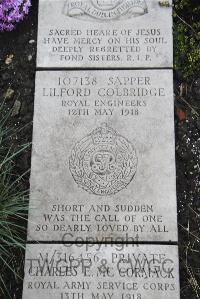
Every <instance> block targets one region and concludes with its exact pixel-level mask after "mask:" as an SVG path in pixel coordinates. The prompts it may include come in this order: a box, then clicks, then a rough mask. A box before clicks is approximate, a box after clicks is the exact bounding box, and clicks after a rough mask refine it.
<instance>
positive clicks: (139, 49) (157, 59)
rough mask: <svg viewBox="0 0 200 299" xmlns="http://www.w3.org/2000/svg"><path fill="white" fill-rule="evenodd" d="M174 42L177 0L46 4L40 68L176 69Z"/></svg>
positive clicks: (57, 0)
mask: <svg viewBox="0 0 200 299" xmlns="http://www.w3.org/2000/svg"><path fill="white" fill-rule="evenodd" d="M172 44H173V42H172V9H171V0H170V1H169V7H166V6H160V4H159V1H158V0H114V1H112V0H110V1H102V0H100V1H97V0H84V1H78V0H40V4H39V26H38V55H37V66H38V67H49V68H52V67H67V68H73V67H80V68H92V67H98V68H107V67H113V68H135V67H146V68H148V67H172V65H173V47H172Z"/></svg>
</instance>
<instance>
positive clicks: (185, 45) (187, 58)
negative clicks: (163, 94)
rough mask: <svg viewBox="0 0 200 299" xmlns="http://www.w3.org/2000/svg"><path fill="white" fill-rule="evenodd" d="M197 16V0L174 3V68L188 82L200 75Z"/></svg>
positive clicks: (199, 38) (198, 10)
mask: <svg viewBox="0 0 200 299" xmlns="http://www.w3.org/2000/svg"><path fill="white" fill-rule="evenodd" d="M199 15H200V2H199V0H175V1H174V67H175V70H177V71H179V72H181V76H182V77H183V78H185V79H188V80H195V79H196V78H198V76H199V73H200V22H199Z"/></svg>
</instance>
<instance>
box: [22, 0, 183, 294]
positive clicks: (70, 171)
mask: <svg viewBox="0 0 200 299" xmlns="http://www.w3.org/2000/svg"><path fill="white" fill-rule="evenodd" d="M171 4H172V3H171V0H170V1H166V2H165V5H161V4H160V1H158V0H84V1H83V0H40V1H39V28H38V51H37V67H38V68H39V69H40V71H38V72H37V73H36V90H35V112H34V130H33V152H32V167H31V190H30V191H31V192H30V209H29V225H28V241H29V243H30V244H28V245H27V251H26V262H25V279H24V290H23V299H35V298H37V299H41V298H42V299H171V298H173V299H179V298H180V291H179V273H178V248H177V246H176V245H174V244H175V243H177V209H176V175H175V153H174V152H175V148H174V108H173V107H174V104H173V73H172V70H170V69H169V68H172V64H173V42H172V8H171V6H172V5H171ZM42 68H46V69H51V70H49V71H47V70H46V71H44V70H42ZM66 68H68V71H67V70H66ZM70 68H72V69H74V70H71V71H70V70H69V69H70ZM77 68H78V69H81V70H76V71H75V69H77ZM100 68H104V69H106V70H104V71H103V70H97V69H100ZM134 68H135V69H134ZM136 68H137V69H138V70H136ZM139 68H140V70H139ZM162 68H165V69H162ZM167 68H168V69H167ZM53 69H54V70H53ZM56 69H57V70H56ZM58 69H63V70H58ZM84 69H85V70H84ZM89 69H93V70H89ZM95 69H96V70H95ZM122 69H123V70H122ZM128 69H132V70H128ZM133 69H134V70H133ZM153 69H154V70H153ZM40 242H41V243H42V244H40ZM163 242H165V243H168V245H163ZM33 243H34V244H33ZM38 243H39V244H38ZM145 243H146V244H145ZM150 243H155V244H154V245H152V244H150Z"/></svg>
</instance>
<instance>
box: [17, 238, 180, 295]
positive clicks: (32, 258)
mask: <svg viewBox="0 0 200 299" xmlns="http://www.w3.org/2000/svg"><path fill="white" fill-rule="evenodd" d="M66 246H68V247H66ZM35 298H37V299H129V298H131V299H133V298H134V299H136V298H137V299H171V298H173V299H179V298H180V295H179V274H178V249H177V246H166V245H139V246H136V245H127V244H124V245H103V244H96V245H94V244H93V245H92V244H87V245H83V244H82V245H81V244H79V245H75V244H73V245H49V244H48V245H47V244H46V245H44V244H43V245H41V244H35V245H28V246H27V251H26V264H25V280H24V293H23V299H35Z"/></svg>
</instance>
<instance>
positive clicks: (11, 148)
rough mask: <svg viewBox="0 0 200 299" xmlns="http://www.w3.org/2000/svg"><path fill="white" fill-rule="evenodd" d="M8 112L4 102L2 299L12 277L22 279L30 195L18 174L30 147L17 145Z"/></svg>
mask: <svg viewBox="0 0 200 299" xmlns="http://www.w3.org/2000/svg"><path fill="white" fill-rule="evenodd" d="M4 111H5V106H4V103H3V104H1V105H0V268H1V272H0V297H1V298H2V296H3V294H4V295H5V294H6V295H5V296H6V297H5V298H8V297H9V291H10V290H9V287H10V285H11V284H12V283H11V282H10V281H9V280H8V276H9V277H13V279H15V281H17V280H19V275H18V273H17V272H18V269H20V266H19V263H20V262H21V258H20V256H22V253H23V251H24V247H25V240H26V237H25V236H26V225H25V219H26V215H27V210H28V201H27V197H28V194H27V192H26V191H24V188H23V187H22V181H23V176H20V177H19V176H17V175H16V174H15V160H16V158H17V157H18V155H20V154H21V153H22V151H24V150H25V148H26V147H27V146H28V145H24V146H16V145H14V140H15V136H16V129H13V128H10V127H9V126H8V125H7V123H8V120H9V116H10V113H9V112H7V113H5V112H4ZM16 255H17V256H16ZM9 279H10V278H9ZM8 284H9V286H8Z"/></svg>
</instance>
